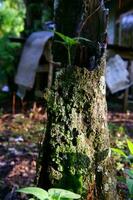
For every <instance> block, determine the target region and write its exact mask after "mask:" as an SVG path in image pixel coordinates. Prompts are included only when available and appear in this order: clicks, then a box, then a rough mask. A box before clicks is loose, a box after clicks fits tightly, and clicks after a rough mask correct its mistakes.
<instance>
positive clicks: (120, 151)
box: [111, 148, 127, 158]
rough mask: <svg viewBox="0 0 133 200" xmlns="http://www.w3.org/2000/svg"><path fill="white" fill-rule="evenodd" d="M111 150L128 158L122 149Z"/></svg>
mask: <svg viewBox="0 0 133 200" xmlns="http://www.w3.org/2000/svg"><path fill="white" fill-rule="evenodd" d="M111 150H112V151H113V152H115V153H117V154H119V155H120V156H124V157H125V158H127V155H126V154H125V153H124V151H122V150H121V149H117V148H111Z"/></svg>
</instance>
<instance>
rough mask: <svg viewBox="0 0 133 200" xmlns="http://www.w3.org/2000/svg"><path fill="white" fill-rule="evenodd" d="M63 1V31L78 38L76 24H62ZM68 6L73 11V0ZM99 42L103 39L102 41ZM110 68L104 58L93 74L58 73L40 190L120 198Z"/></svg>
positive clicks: (50, 97)
mask: <svg viewBox="0 0 133 200" xmlns="http://www.w3.org/2000/svg"><path fill="white" fill-rule="evenodd" d="M63 2H64V3H65V2H66V1H65V0H60V1H59V2H58V9H57V10H58V11H60V10H61V11H62V14H61V13H60V12H57V10H56V13H58V15H57V16H56V18H55V19H57V31H61V30H66V31H67V33H68V35H69V36H70V33H71V31H72V29H74V30H73V31H72V36H73V33H74V31H75V35H76V33H77V30H78V24H77V25H75V26H70V30H67V29H65V27H64V26H63V21H62V25H60V19H63V18H62V15H64V12H63V9H65V7H64V4H63ZM72 2H75V1H74V0H73V1H72ZM76 2H77V3H78V2H79V1H78V0H77V1H76ZM76 2H75V3H76ZM83 2H84V1H83ZM83 2H82V4H83ZM79 3H81V1H80V2H79ZM72 5H73V3H72ZM89 5H90V4H89ZM62 6H63V8H62ZM65 6H66V7H67V8H68V7H69V9H70V10H71V8H72V7H71V2H70V3H69V2H68V1H67V2H66V5H65ZM67 8H66V9H67ZM92 8H93V7H91V9H92ZM95 8H96V5H95V6H94V9H95ZM72 9H73V8H72ZM92 10H93V9H92ZM73 12H74V11H73ZM59 13H60V14H59ZM70 14H71V12H70ZM72 15H73V13H72ZM66 17H67V15H66ZM68 17H69V19H68V21H67V23H68V24H69V23H70V24H71V15H70V16H68ZM74 18H77V16H76V15H75V16H74V15H73V18H72V19H74ZM78 19H80V17H79V16H78ZM65 20H67V18H66V19H65ZM58 22H59V23H58ZM78 22H79V21H78ZM65 23H66V21H65V22H64V24H65ZM94 23H95V22H94ZM58 25H59V26H58ZM58 27H59V29H58ZM61 27H62V28H61ZM63 28H64V29H63ZM68 28H69V26H68ZM60 29H61V30H60ZM88 29H89V27H88ZM88 29H87V27H86V29H84V30H83V31H81V32H82V33H83V36H84V37H85V36H86V38H88V37H87V34H88ZM92 29H93V28H92ZM86 30H87V31H86ZM97 31H98V30H97ZM63 33H65V32H64V31H63ZM82 33H80V35H81V36H82ZM95 34H96V33H95ZM99 38H100V37H98V38H97V40H99V41H100V39H99ZM89 39H90V38H89ZM91 39H94V38H91ZM61 55H62V54H60V56H61ZM88 65H89V64H88ZM105 66H106V62H105V54H103V56H102V57H101V58H100V61H99V64H98V66H97V68H96V69H95V70H93V71H89V70H88V68H87V67H79V66H69V67H67V68H64V69H61V70H60V72H58V74H57V77H56V79H55V83H54V86H53V88H52V89H51V90H50V91H48V93H47V95H46V100H47V105H48V123H47V127H46V133H45V140H44V145H43V159H42V166H41V172H40V174H39V185H40V186H42V187H44V188H46V189H48V188H50V187H60V188H65V189H68V190H72V191H74V192H76V193H79V194H81V195H82V199H88V200H91V199H95V200H114V199H117V196H116V192H115V179H114V176H113V173H112V167H111V163H110V157H109V155H110V152H109V147H110V144H109V133H108V128H107V107H106V99H105V95H106V94H105V93H106V92H105V90H106V89H105V74H104V73H105Z"/></svg>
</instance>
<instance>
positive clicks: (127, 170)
mask: <svg viewBox="0 0 133 200" xmlns="http://www.w3.org/2000/svg"><path fill="white" fill-rule="evenodd" d="M124 171H125V173H126V174H127V175H128V176H129V177H130V178H132V179H133V170H132V169H125V170H124Z"/></svg>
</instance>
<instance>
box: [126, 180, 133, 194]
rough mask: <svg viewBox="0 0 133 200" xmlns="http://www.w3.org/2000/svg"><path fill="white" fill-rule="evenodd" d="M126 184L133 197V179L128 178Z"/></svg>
mask: <svg viewBox="0 0 133 200" xmlns="http://www.w3.org/2000/svg"><path fill="white" fill-rule="evenodd" d="M126 183H127V187H128V190H129V193H130V195H133V179H130V178H127V179H126Z"/></svg>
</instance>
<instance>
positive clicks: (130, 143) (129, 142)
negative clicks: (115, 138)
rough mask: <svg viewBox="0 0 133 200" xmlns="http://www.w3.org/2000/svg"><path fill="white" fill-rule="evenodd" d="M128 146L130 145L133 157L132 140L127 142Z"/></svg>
mask: <svg viewBox="0 0 133 200" xmlns="http://www.w3.org/2000/svg"><path fill="white" fill-rule="evenodd" d="M127 145H128V148H129V151H130V154H132V155H133V143H132V142H131V141H130V140H127Z"/></svg>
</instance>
